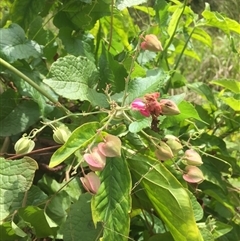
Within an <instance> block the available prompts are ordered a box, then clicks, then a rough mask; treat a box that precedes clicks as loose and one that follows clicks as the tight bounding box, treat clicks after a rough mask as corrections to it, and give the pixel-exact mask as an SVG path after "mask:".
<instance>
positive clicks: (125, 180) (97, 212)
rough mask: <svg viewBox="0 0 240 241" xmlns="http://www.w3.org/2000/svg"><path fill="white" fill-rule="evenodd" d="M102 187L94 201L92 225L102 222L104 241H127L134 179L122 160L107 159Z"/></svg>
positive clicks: (102, 174)
mask: <svg viewBox="0 0 240 241" xmlns="http://www.w3.org/2000/svg"><path fill="white" fill-rule="evenodd" d="M100 179H101V186H100V189H99V190H98V193H97V194H96V195H95V196H93V199H92V203H91V204H92V205H91V206H92V215H93V221H94V223H95V224H96V223H97V222H103V225H104V231H103V238H102V240H106V241H107V240H114V241H127V240H128V235H129V228H130V215H129V212H130V209H131V196H130V191H131V177H130V173H129V169H128V166H127V163H126V160H125V159H124V158H123V157H113V158H108V159H107V163H106V166H105V168H104V170H103V171H102V172H100Z"/></svg>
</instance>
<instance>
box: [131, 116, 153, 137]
mask: <svg viewBox="0 0 240 241" xmlns="http://www.w3.org/2000/svg"><path fill="white" fill-rule="evenodd" d="M150 126H151V118H143V119H140V120H139V119H138V120H137V121H134V122H132V123H131V124H130V125H129V131H130V132H132V133H137V132H139V131H141V130H142V129H144V128H146V127H150Z"/></svg>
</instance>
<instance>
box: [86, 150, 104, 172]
mask: <svg viewBox="0 0 240 241" xmlns="http://www.w3.org/2000/svg"><path fill="white" fill-rule="evenodd" d="M83 158H84V160H85V161H86V162H87V164H88V165H89V168H90V169H91V170H92V171H101V170H103V169H104V167H105V165H106V156H104V155H103V154H102V153H101V152H100V151H99V149H98V148H97V147H94V148H93V150H92V152H91V153H86V154H84V155H83Z"/></svg>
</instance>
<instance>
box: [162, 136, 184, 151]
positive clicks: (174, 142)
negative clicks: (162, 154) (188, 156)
mask: <svg viewBox="0 0 240 241" xmlns="http://www.w3.org/2000/svg"><path fill="white" fill-rule="evenodd" d="M163 140H164V141H165V142H166V143H167V144H168V146H169V147H170V148H171V150H172V152H173V154H177V153H178V152H179V151H180V150H182V148H183V146H182V144H181V142H180V140H179V139H178V138H177V137H176V136H174V135H166V136H165V137H164V139H163Z"/></svg>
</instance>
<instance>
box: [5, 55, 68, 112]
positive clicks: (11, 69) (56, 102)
mask: <svg viewBox="0 0 240 241" xmlns="http://www.w3.org/2000/svg"><path fill="white" fill-rule="evenodd" d="M0 64H1V65H3V66H5V67H6V68H7V69H9V70H10V71H12V72H13V73H14V74H16V75H17V76H19V77H20V78H22V79H23V80H24V81H26V82H27V83H28V84H29V85H31V86H32V87H33V88H34V89H36V90H37V91H38V92H39V93H40V94H41V95H43V96H45V97H46V98H47V99H48V100H50V101H51V102H52V103H54V104H55V105H56V106H58V107H60V108H62V109H63V110H64V111H65V112H66V113H67V114H70V113H71V112H70V111H69V110H68V109H67V108H65V107H64V106H63V105H62V104H61V103H59V102H58V101H57V100H55V99H54V98H53V97H52V96H51V95H50V94H49V93H47V92H46V91H45V90H44V89H42V88H41V87H40V86H39V85H37V84H36V83H35V82H34V81H32V80H31V79H30V78H28V77H27V76H26V75H24V74H23V73H22V72H20V71H19V70H18V69H16V68H15V67H13V66H12V65H11V64H9V63H8V62H6V61H5V60H3V59H2V58H0Z"/></svg>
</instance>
